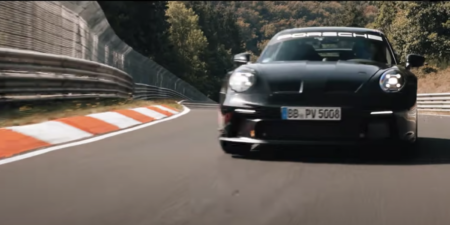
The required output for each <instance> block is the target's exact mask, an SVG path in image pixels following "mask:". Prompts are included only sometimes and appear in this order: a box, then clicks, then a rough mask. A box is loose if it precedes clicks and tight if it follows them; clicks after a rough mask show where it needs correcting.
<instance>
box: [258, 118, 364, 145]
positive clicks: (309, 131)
mask: <svg viewBox="0 0 450 225" xmlns="http://www.w3.org/2000/svg"><path fill="white" fill-rule="evenodd" d="M363 129H364V128H363V127H361V123H357V122H356V121H355V122H354V123H342V122H334V121H283V120H278V121H260V122H258V123H257V124H256V126H255V131H256V137H257V138H260V139H265V140H271V139H272V140H295V139H308V140H324V139H326V140H346V139H352V140H353V139H358V138H359V135H360V133H361V132H362V131H363Z"/></svg>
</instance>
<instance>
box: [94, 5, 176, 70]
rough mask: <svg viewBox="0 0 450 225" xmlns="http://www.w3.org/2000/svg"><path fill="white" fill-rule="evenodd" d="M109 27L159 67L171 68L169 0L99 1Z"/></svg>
mask: <svg viewBox="0 0 450 225" xmlns="http://www.w3.org/2000/svg"><path fill="white" fill-rule="evenodd" d="M98 3H99V5H100V6H101V7H102V9H103V11H104V12H105V16H106V18H107V19H108V22H109V24H110V25H111V27H112V28H113V30H114V31H115V33H116V34H117V36H119V37H120V38H121V39H122V40H123V41H124V42H125V43H127V44H128V45H129V46H131V47H132V48H133V49H135V50H136V51H138V52H139V53H141V54H142V55H144V56H148V57H149V58H151V59H152V60H154V61H155V62H157V63H159V64H160V65H162V66H164V67H167V66H168V65H170V60H171V56H170V54H171V52H172V47H171V46H170V43H169V40H168V35H169V34H168V29H169V26H170V24H169V23H168V22H167V18H166V16H165V11H166V9H167V1H147V2H140V1H126V2H125V1H99V2H98Z"/></svg>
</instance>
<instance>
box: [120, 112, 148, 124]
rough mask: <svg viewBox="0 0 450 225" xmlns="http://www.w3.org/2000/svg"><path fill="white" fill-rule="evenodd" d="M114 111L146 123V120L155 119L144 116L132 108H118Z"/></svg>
mask: <svg viewBox="0 0 450 225" xmlns="http://www.w3.org/2000/svg"><path fill="white" fill-rule="evenodd" d="M114 112H116V113H120V114H122V115H124V116H126V117H130V118H132V119H134V120H137V121H139V122H141V123H147V122H151V121H153V120H155V119H154V118H152V117H149V116H146V115H144V114H142V113H139V112H136V111H134V110H130V109H120V110H115V111H114Z"/></svg>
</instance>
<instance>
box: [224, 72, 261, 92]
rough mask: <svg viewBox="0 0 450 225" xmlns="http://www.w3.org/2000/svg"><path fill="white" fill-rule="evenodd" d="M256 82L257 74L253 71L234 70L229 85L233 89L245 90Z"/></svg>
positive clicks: (237, 90)
mask: <svg viewBox="0 0 450 225" xmlns="http://www.w3.org/2000/svg"><path fill="white" fill-rule="evenodd" d="M254 83H255V74H253V73H252V72H247V71H246V72H243V71H240V72H234V73H233V74H232V75H231V76H230V80H229V85H230V88H231V89H233V91H236V92H243V91H246V90H248V89H249V88H250V87H251V86H252V85H253V84H254Z"/></svg>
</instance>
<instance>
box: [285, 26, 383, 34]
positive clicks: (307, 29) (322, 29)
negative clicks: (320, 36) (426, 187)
mask: <svg viewBox="0 0 450 225" xmlns="http://www.w3.org/2000/svg"><path fill="white" fill-rule="evenodd" d="M330 31H334V32H361V33H365V32H367V33H377V34H380V35H383V36H384V34H383V32H381V31H379V30H375V29H370V28H363V27H302V28H292V29H286V30H282V31H280V32H279V33H278V34H279V35H282V34H291V33H298V32H330Z"/></svg>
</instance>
